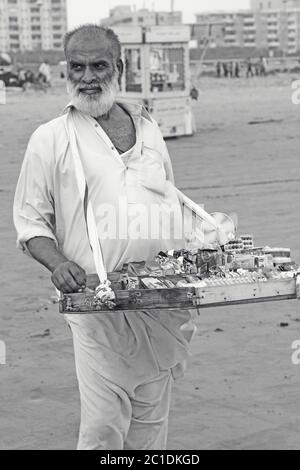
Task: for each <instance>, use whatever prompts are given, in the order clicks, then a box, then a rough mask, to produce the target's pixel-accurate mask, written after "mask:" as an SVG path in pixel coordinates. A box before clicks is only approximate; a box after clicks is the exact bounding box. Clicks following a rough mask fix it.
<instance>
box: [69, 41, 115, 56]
mask: <svg viewBox="0 0 300 470" xmlns="http://www.w3.org/2000/svg"><path fill="white" fill-rule="evenodd" d="M74 58H76V60H77V59H79V58H80V59H81V60H84V61H89V60H102V59H109V60H112V59H113V47H112V44H111V41H109V40H108V39H107V38H106V37H105V36H104V35H95V36H92V37H89V38H87V37H83V36H81V35H80V34H77V35H75V36H74V37H73V38H71V40H70V42H69V44H68V47H67V59H68V60H69V61H70V60H72V59H74Z"/></svg>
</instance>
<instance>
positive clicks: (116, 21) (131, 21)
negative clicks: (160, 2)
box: [101, 5, 182, 26]
mask: <svg viewBox="0 0 300 470" xmlns="http://www.w3.org/2000/svg"><path fill="white" fill-rule="evenodd" d="M101 24H104V25H106V26H121V25H124V26H126V25H130V26H155V25H158V26H166V25H174V24H182V12H181V11H174V12H171V11H159V12H156V11H153V10H148V9H147V8H143V9H141V10H134V9H133V8H132V7H131V6H130V5H125V6H124V5H122V6H117V7H115V8H113V9H111V10H110V12H109V17H108V18H105V19H104V20H102V21H101Z"/></svg>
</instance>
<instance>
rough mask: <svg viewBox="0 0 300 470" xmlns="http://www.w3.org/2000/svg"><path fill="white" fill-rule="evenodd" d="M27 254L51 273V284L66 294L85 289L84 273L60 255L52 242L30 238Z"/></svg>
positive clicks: (45, 238)
mask: <svg viewBox="0 0 300 470" xmlns="http://www.w3.org/2000/svg"><path fill="white" fill-rule="evenodd" d="M27 248H28V251H29V253H30V254H31V255H32V257H33V258H34V259H36V260H37V261H38V262H39V263H41V264H42V265H43V266H45V267H46V268H47V269H49V271H50V272H51V273H52V282H53V284H54V285H55V287H56V288H57V289H59V290H60V291H61V292H64V293H66V294H71V292H78V291H79V289H85V287H86V273H85V271H84V270H83V269H82V268H81V267H80V266H78V265H77V264H76V263H73V262H72V261H69V260H68V259H67V258H66V257H65V256H64V255H63V254H62V253H60V252H59V251H58V250H57V248H56V244H55V242H54V240H52V239H51V238H47V237H36V238H32V239H31V240H29V241H28V242H27Z"/></svg>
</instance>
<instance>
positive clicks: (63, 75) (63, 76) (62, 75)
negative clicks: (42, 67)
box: [60, 72, 66, 80]
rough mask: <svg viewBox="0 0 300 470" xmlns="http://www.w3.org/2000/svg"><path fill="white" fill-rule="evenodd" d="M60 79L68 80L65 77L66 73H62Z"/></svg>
mask: <svg viewBox="0 0 300 470" xmlns="http://www.w3.org/2000/svg"><path fill="white" fill-rule="evenodd" d="M60 78H61V79H62V80H64V79H65V78H66V76H65V73H64V72H60Z"/></svg>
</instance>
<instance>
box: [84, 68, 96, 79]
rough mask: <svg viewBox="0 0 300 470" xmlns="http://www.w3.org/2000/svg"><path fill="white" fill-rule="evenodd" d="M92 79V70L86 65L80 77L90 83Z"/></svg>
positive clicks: (93, 77)
mask: <svg viewBox="0 0 300 470" xmlns="http://www.w3.org/2000/svg"><path fill="white" fill-rule="evenodd" d="M94 79H95V76H94V73H93V71H92V70H91V69H90V67H87V68H86V69H85V72H84V75H83V77H82V81H83V82H85V83H91V82H92V81H93V80H94Z"/></svg>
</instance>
